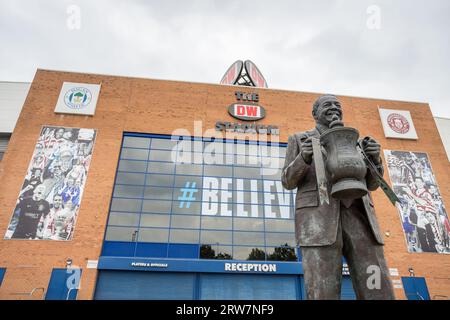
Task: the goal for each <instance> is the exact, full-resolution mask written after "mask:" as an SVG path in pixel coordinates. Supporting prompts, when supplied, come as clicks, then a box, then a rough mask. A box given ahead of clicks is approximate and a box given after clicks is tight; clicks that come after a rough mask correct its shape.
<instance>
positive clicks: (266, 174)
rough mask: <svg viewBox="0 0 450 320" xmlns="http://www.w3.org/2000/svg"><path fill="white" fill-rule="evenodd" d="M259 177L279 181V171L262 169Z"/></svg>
mask: <svg viewBox="0 0 450 320" xmlns="http://www.w3.org/2000/svg"><path fill="white" fill-rule="evenodd" d="M261 175H262V176H263V179H269V180H281V170H280V169H273V168H262V169H261Z"/></svg>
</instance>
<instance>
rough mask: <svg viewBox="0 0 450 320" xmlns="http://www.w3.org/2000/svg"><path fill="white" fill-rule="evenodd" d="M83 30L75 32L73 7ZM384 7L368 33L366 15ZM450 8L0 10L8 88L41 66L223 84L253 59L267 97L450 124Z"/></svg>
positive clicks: (13, 2) (62, 5)
mask: <svg viewBox="0 0 450 320" xmlns="http://www.w3.org/2000/svg"><path fill="white" fill-rule="evenodd" d="M72 4H74V5H78V6H79V7H80V9H81V29H80V30H69V29H68V28H67V24H66V21H67V18H68V15H67V12H66V10H67V7H68V6H69V5H72ZM370 5H377V6H378V7H379V8H380V13H381V16H380V17H381V20H380V23H381V25H380V27H381V28H380V29H379V30H369V29H368V28H367V25H366V22H367V18H368V14H367V12H366V10H367V8H368V6H370ZM449 9H450V3H449V2H448V1H446V0H440V1H438V0H434V1H432V2H431V1H424V0H420V1H419V0H416V1H406V0H403V1H396V2H395V3H393V2H392V1H388V0H377V1H368V0H353V1H350V0H345V1H342V0H341V1H291V0H289V1H288V0H284V1H278V2H275V1H254V0H247V1H245V2H244V1H237V0H231V1H217V0H197V1H144V0H136V1H120V0H96V1H87V0H73V1H67V0H66V1H56V0H54V1H50V0H40V1H24V0H3V1H1V3H0V39H1V41H2V49H1V50H0V79H1V80H9V81H31V80H32V77H33V75H34V73H35V70H36V68H48V69H57V70H72V71H81V72H93V73H105V74H117V75H129V76H139V77H148V78H159V79H174V80H184V81H198V82H210V83H218V82H219V80H220V78H221V77H222V75H223V73H224V72H225V70H226V69H227V68H228V66H229V65H230V64H231V63H232V62H234V61H235V60H237V59H242V60H245V59H251V60H253V61H254V62H255V63H256V64H257V65H258V66H259V68H260V69H261V71H262V72H263V74H264V76H265V77H266V79H267V81H268V83H269V87H271V88H277V89H289V90H296V91H314V92H332V93H336V94H345V95H352V96H368V97H377V98H386V99H398V100H412V101H424V102H429V103H430V105H431V108H432V110H433V112H434V114H435V115H437V116H442V117H450V108H448V107H447V105H448V104H449V103H450V88H449V87H450V75H449V73H448V70H449V69H450V68H449V66H450V65H449V64H450V63H449V61H448V60H449V59H448V57H449V56H450V43H449V41H448V35H447V30H450V21H449V20H448V18H447V14H448V12H450V10H449Z"/></svg>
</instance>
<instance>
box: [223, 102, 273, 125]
mask: <svg viewBox="0 0 450 320" xmlns="http://www.w3.org/2000/svg"><path fill="white" fill-rule="evenodd" d="M228 113H229V114H230V115H231V116H232V117H234V118H236V119H240V120H246V121H255V120H260V119H262V118H264V117H265V116H266V110H264V108H263V107H261V106H258V105H254V104H242V103H233V104H232V105H231V106H229V107H228Z"/></svg>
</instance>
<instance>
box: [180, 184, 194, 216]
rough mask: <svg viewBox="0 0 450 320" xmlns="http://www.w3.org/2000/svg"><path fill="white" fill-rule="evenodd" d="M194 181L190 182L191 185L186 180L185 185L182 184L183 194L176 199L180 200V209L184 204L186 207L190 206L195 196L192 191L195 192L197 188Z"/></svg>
mask: <svg viewBox="0 0 450 320" xmlns="http://www.w3.org/2000/svg"><path fill="white" fill-rule="evenodd" d="M195 186H196V183H195V182H192V185H191V183H190V182H189V181H187V182H186V185H185V186H184V188H181V189H180V190H181V192H183V195H182V196H180V197H178V200H180V201H181V202H180V207H179V208H180V209H182V208H183V207H184V205H186V208H190V206H191V201H194V200H195V196H194V193H196V192H197V191H198V189H197V188H195Z"/></svg>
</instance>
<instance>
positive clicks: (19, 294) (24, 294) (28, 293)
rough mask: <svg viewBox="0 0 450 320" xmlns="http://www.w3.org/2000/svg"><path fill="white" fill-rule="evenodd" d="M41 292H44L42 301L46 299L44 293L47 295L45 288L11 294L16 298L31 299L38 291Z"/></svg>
mask: <svg viewBox="0 0 450 320" xmlns="http://www.w3.org/2000/svg"><path fill="white" fill-rule="evenodd" d="M39 290H42V297H41V299H42V300H43V299H44V293H45V288H43V287H36V288H33V290H31V291H30V292H13V293H11V295H14V296H29V297H31V296H33V294H34V293H35V292H36V291H39Z"/></svg>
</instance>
